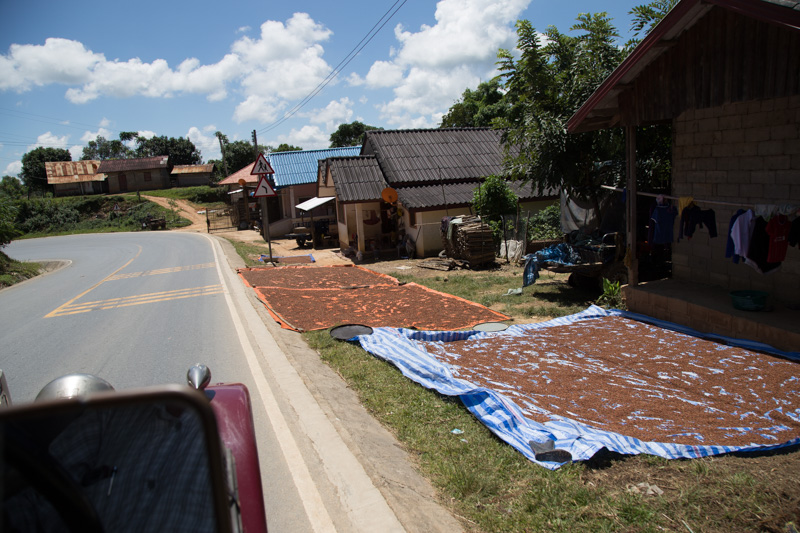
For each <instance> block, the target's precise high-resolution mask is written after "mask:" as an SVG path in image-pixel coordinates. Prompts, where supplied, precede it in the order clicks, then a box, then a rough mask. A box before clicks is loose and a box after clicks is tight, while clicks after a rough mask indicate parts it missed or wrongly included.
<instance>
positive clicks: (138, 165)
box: [97, 155, 172, 194]
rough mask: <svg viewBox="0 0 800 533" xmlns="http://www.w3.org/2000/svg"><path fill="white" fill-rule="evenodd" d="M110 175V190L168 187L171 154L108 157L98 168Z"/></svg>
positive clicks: (112, 191)
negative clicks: (141, 156)
mask: <svg viewBox="0 0 800 533" xmlns="http://www.w3.org/2000/svg"><path fill="white" fill-rule="evenodd" d="M97 171H98V172H102V173H104V174H107V175H108V192H109V193H111V194H116V193H121V192H129V191H148V190H153V189H168V188H169V187H170V172H171V171H172V165H171V164H170V162H169V156H166V155H159V156H155V157H144V158H139V159H107V160H105V161H101V162H100V166H99V168H98V169H97Z"/></svg>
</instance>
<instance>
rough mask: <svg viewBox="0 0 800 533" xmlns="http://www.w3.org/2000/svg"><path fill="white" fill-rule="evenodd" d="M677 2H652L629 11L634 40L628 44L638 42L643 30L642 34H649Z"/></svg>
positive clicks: (669, 0)
mask: <svg viewBox="0 0 800 533" xmlns="http://www.w3.org/2000/svg"><path fill="white" fill-rule="evenodd" d="M677 3H678V0H654V1H653V2H650V3H649V4H644V5H640V6H636V7H634V8H633V9H631V10H630V11H628V14H629V15H633V22H631V30H633V35H634V38H635V39H634V40H633V41H632V42H631V43H628V45H629V46H630V44H636V43H637V42H638V40H639V39H638V37H639V34H640V33H642V30H644V34H645V35H647V34H648V33H650V30H652V29H653V28H655V27H656V24H658V23H659V22H661V19H663V18H664V17H665V16H666V15H667V13H669V11H670V9H672V8H673V7H675V4H677Z"/></svg>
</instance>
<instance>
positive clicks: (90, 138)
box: [73, 127, 115, 159]
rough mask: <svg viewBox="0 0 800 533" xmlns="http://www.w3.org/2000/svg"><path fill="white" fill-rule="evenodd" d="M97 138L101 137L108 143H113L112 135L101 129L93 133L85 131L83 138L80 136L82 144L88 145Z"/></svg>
mask: <svg viewBox="0 0 800 533" xmlns="http://www.w3.org/2000/svg"><path fill="white" fill-rule="evenodd" d="M98 137H103V138H104V139H106V140H109V141H113V140H114V139H115V137H114V134H113V133H111V132H110V131H109V130H107V129H105V128H103V127H101V128H100V129H98V130H97V131H95V132H92V131H87V132H86V133H84V134H83V136H81V141H82V142H83V143H88V142H89V141H93V140H95V139H97V138H98ZM73 159H75V158H74V157H73Z"/></svg>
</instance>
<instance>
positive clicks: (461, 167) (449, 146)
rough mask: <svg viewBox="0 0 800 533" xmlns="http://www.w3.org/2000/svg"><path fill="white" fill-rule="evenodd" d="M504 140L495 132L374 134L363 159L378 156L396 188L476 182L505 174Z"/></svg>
mask: <svg viewBox="0 0 800 533" xmlns="http://www.w3.org/2000/svg"><path fill="white" fill-rule="evenodd" d="M500 138H501V132H500V131H498V130H493V129H491V128H445V129H431V130H371V131H368V132H367V134H366V138H365V140H364V146H363V147H362V149H361V155H375V156H376V157H377V159H378V164H379V165H380V168H381V170H382V171H383V175H384V176H385V178H386V181H387V182H388V183H389V184H390V185H392V186H403V185H411V184H414V183H432V182H433V183H435V182H453V181H475V180H476V179H482V178H485V177H486V176H489V175H492V174H502V173H503V146H502V144H501V141H500Z"/></svg>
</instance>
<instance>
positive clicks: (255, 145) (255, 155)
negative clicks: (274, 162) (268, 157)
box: [253, 130, 258, 159]
mask: <svg viewBox="0 0 800 533" xmlns="http://www.w3.org/2000/svg"><path fill="white" fill-rule="evenodd" d="M253 157H254V158H255V159H258V138H257V137H256V130H253Z"/></svg>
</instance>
